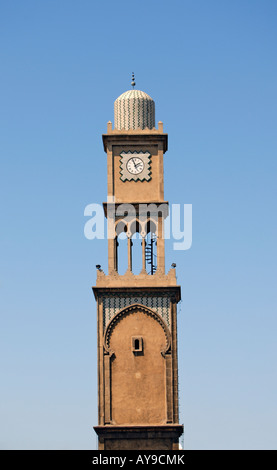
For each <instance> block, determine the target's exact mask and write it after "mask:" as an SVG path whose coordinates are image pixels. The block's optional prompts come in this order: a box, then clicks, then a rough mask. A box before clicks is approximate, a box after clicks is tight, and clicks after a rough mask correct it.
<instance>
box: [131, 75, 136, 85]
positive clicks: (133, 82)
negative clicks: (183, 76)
mask: <svg viewBox="0 0 277 470" xmlns="http://www.w3.org/2000/svg"><path fill="white" fill-rule="evenodd" d="M135 84H136V82H135V74H134V72H133V73H132V81H131V85H132V87H133V88H135Z"/></svg>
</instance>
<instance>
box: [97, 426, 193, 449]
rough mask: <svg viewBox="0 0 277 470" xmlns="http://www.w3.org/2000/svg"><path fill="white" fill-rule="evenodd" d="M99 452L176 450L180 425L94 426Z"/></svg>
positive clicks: (180, 432)
mask: <svg viewBox="0 0 277 470" xmlns="http://www.w3.org/2000/svg"><path fill="white" fill-rule="evenodd" d="M94 430H95V432H96V434H97V435H98V449H99V450H178V449H179V437H180V436H181V434H183V431H184V428H183V426H182V425H181V424H165V425H160V426H112V425H107V426H95V427H94Z"/></svg>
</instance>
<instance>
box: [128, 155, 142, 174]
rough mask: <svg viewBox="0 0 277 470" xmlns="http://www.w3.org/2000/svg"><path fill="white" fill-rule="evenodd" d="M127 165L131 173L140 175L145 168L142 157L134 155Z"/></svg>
mask: <svg viewBox="0 0 277 470" xmlns="http://www.w3.org/2000/svg"><path fill="white" fill-rule="evenodd" d="M126 167H127V170H128V171H129V173H131V175H139V174H140V173H141V172H142V171H143V169H144V163H143V161H142V160H141V158H138V157H132V158H130V159H129V160H128V162H127V165H126Z"/></svg>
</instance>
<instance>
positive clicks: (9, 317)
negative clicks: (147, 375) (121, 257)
mask: <svg viewBox="0 0 277 470" xmlns="http://www.w3.org/2000/svg"><path fill="white" fill-rule="evenodd" d="M276 21H277V5H276V2H274V1H268V0H263V1H256V0H253V1H250V0H248V1H246V0H240V1H237V0H233V1H232V2H231V1H224V2H222V1H219V0H210V1H204V0H202V1H201V0H199V1H197V0H196V1H188V0H182V1H179V0H174V1H172V2H166V1H159V2H158V1H153V0H151V1H148V2H146V1H145V0H142V1H141V2H139V3H136V4H135V3H134V2H129V1H128V2H127V1H120V0H119V1H118V2H113V1H106V2H93V1H88V0H81V1H78V2H77V1H73V0H67V1H61V0H58V1H57V0H55V1H53V0H48V1H47V2H46V1H45V2H43V1H34V0H25V1H24V2H22V1H19V0H14V1H13V2H1V5H0V38H1V46H2V47H1V52H0V54H1V74H0V86H1V102H0V120H1V123H0V156H1V171H0V211H1V212H0V213H1V230H0V241H1V244H0V309H1V329H0V336H1V342H0V358H1V359H0V360H1V379H2V380H1V382H2V384H1V389H0V395H1V400H0V402H1V405H0V406H1V408H0V423H1V424H0V448H2V449H93V448H95V446H96V438H95V434H94V431H93V429H92V426H93V425H96V424H97V384H96V377H97V375H96V305H95V301H94V297H93V294H92V291H91V286H92V285H93V284H94V283H95V277H96V273H95V265H96V264H98V263H100V264H102V266H103V268H104V269H106V266H107V252H106V241H104V240H99V241H89V240H87V239H86V238H85V237H84V233H83V230H84V224H85V222H86V218H85V217H84V208H85V206H86V205H87V204H89V203H97V202H98V203H102V201H104V200H106V154H105V153H104V150H103V147H102V140H101V134H102V133H105V132H106V123H107V121H109V120H112V121H113V102H114V100H115V99H116V98H117V97H118V96H119V95H120V94H121V93H123V92H124V91H126V90H127V89H129V87H130V78H131V73H132V72H133V71H134V72H135V75H136V83H137V88H138V89H141V90H143V91H145V92H147V93H148V94H149V95H150V96H151V97H152V98H153V99H154V100H155V103H156V120H157V121H159V120H162V121H163V122H164V130H165V132H168V134H169V150H168V152H167V154H166V155H165V199H166V200H169V201H170V202H171V203H180V204H184V203H190V204H192V207H193V242H192V248H191V249H190V250H188V251H173V249H172V243H171V241H168V242H167V251H166V255H167V257H166V263H167V268H168V269H169V267H170V265H171V262H172V261H174V262H176V264H177V275H178V282H179V283H180V284H181V287H182V303H181V304H180V307H179V313H178V326H179V382H180V411H181V413H180V421H181V422H182V423H184V425H185V435H184V446H185V448H186V449H229V448H234V449H255V448H261V449H269V448H276V431H277V429H276V422H277V406H276V395H277V390H276V389H277V379H276V326H277V325H276V323H277V321H276V235H277V234H276V228H277V224H276V208H275V206H276V124H277V122H276V121H277V120H276V115H277V112H276V109H277V108H276V94H277V93H276V82H277V76H276V75H277V64H276V40H277V38H276Z"/></svg>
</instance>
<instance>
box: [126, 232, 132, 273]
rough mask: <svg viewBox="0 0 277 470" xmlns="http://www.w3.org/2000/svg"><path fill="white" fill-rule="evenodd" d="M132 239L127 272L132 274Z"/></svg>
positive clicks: (129, 246) (129, 245)
mask: <svg viewBox="0 0 277 470" xmlns="http://www.w3.org/2000/svg"><path fill="white" fill-rule="evenodd" d="M132 245H133V243H132V238H131V237H129V238H128V269H127V272H130V273H131V272H132Z"/></svg>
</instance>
